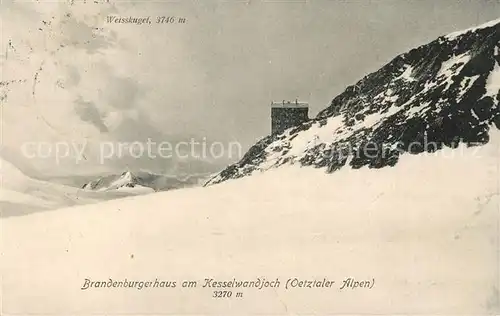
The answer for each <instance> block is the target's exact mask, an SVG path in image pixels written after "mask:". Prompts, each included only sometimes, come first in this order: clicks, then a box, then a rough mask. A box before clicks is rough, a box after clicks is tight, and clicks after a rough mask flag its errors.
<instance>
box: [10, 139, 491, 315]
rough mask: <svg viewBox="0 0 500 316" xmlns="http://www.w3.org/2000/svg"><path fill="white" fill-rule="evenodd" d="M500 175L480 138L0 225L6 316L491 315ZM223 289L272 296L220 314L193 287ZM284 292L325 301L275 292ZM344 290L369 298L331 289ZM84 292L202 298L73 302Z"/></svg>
mask: <svg viewBox="0 0 500 316" xmlns="http://www.w3.org/2000/svg"><path fill="white" fill-rule="evenodd" d="M499 164H500V132H498V131H492V132H491V133H490V141H489V142H488V143H487V144H486V145H484V146H480V147H469V148H467V147H466V146H464V145H460V146H459V147H458V148H456V149H451V148H445V149H443V150H441V151H439V154H436V153H433V154H427V155H402V156H401V157H400V160H399V162H398V164H397V165H396V167H395V168H382V169H369V168H367V167H363V168H360V169H357V170H353V169H350V168H343V169H341V170H339V171H338V172H335V173H333V174H331V175H329V174H325V173H324V172H322V171H321V170H317V169H314V168H299V167H298V166H282V167H281V168H276V169H273V170H270V171H269V172H265V173H262V174H257V175H255V176H252V177H245V178H242V179H237V180H235V181H227V182H224V183H221V184H220V185H216V186H210V187H205V188H189V189H183V190H174V191H169V192H160V193H155V194H150V195H146V196H137V197H132V198H131V197H129V198H125V199H120V200H114V201H108V202H103V203H99V204H94V205H86V206H80V207H73V208H68V209H60V210H56V211H52V212H43V213H38V214H32V215H30V216H22V217H11V218H7V219H1V221H2V222H1V224H2V238H1V240H0V247H1V256H2V257H1V260H0V265H1V270H0V272H1V273H0V275H1V276H2V291H3V293H2V305H3V312H4V313H5V314H7V315H8V314H35V313H37V314H78V315H90V314H121V313H124V312H125V311H126V313H129V314H166V313H170V314H210V315H217V314H219V315H220V314H224V315H235V314H241V313H242V311H244V312H245V314H255V313H258V314H283V315H284V314H290V313H293V314H310V313H317V314H320V315H325V314H374V313H375V314H398V315H399V314H420V315H424V314H425V315H431V314H432V315H458V314H460V315H480V314H481V315H482V314H489V315H491V314H498V313H499V312H500V303H499V302H500V296H499V294H498V293H499V281H500V279H499V275H498V257H497V253H498V251H499V250H500V248H499V243H498V222H499V211H500V209H499V203H500V200H499V183H498V181H499V179H500V174H499V169H498V166H499ZM464 180H466V181H464ZM42 223H43V224H42ZM103 263H105V264H103ZM193 264H194V265H193ZM233 277H235V278H238V279H249V280H255V279H256V278H257V277H260V278H267V279H272V280H274V279H275V278H277V277H279V278H281V280H282V284H281V287H280V288H278V289H263V290H255V289H243V290H241V289H235V288H225V290H232V291H233V296H234V295H235V293H236V291H240V290H241V291H242V292H243V298H234V297H233V298H232V299H214V298H212V295H213V293H212V291H213V290H214V289H209V288H202V287H201V286H202V285H203V284H204V283H205V282H204V278H214V279H217V280H228V279H229V280H230V279H232V278H233ZM294 277H297V278H300V279H313V278H316V279H320V280H322V279H323V278H327V279H332V280H335V281H336V282H337V286H335V287H334V288H333V289H304V288H292V289H289V290H285V289H284V282H286V280H287V278H294ZM348 277H354V278H357V279H360V280H361V279H372V278H374V279H375V280H376V283H375V286H374V288H373V289H372V290H363V289H356V290H352V289H349V290H340V289H339V287H340V286H341V285H342V280H344V279H345V278H348ZM86 278H87V279H90V280H92V281H105V282H107V281H109V279H110V278H111V279H112V280H114V281H123V280H125V279H127V280H128V281H151V280H152V281H155V279H156V278H158V279H159V280H170V281H177V282H181V280H186V279H187V280H195V281H198V284H199V285H198V288H196V289H187V288H181V285H180V283H177V288H174V289H172V288H170V289H168V288H142V289H141V290H138V289H137V288H91V289H87V290H81V288H82V287H83V286H84V282H85V279H86ZM217 290H224V289H222V288H218V289H217ZM306 297H307V299H306ZM193 301H195V302H196V304H193V303H192V302H193Z"/></svg>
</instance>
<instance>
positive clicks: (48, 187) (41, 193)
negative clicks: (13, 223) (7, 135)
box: [0, 159, 144, 217]
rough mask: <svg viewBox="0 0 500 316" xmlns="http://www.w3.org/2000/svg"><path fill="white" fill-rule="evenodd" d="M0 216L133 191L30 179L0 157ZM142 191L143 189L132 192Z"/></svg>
mask: <svg viewBox="0 0 500 316" xmlns="http://www.w3.org/2000/svg"><path fill="white" fill-rule="evenodd" d="M0 177H1V181H0V217H8V216H19V215H25V214H29V213H33V212H37V211H43V210H52V209H56V208H61V207H67V206H72V205H82V204H89V203H96V202H99V201H104V200H109V199H114V198H120V197H126V196H130V195H132V194H134V192H106V193H98V192H88V191H85V190H81V189H79V188H75V187H71V186H66V185H60V184H56V183H51V182H47V181H42V180H37V179H33V178H31V177H29V176H27V175H26V174H24V173H22V172H21V171H20V170H19V169H17V168H16V167H15V166H14V165H12V164H11V163H9V162H7V161H5V160H2V159H0ZM138 193H144V192H136V193H135V194H138Z"/></svg>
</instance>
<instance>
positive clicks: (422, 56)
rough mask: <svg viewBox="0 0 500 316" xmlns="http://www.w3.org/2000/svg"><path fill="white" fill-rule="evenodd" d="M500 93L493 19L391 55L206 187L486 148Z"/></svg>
mask: <svg viewBox="0 0 500 316" xmlns="http://www.w3.org/2000/svg"><path fill="white" fill-rule="evenodd" d="M499 90H500V20H496V21H492V22H489V23H486V24H484V25H482V26H479V27H476V28H473V29H470V30H465V31H460V32H456V33H453V34H450V35H447V36H441V37H439V38H438V39H436V40H435V41H433V42H431V43H429V44H427V45H423V46H420V47H418V48H415V49H412V50H411V51H409V52H407V53H405V54H402V55H400V56H397V57H396V58H394V59H393V60H392V61H391V62H390V63H388V64H387V65H385V66H384V67H382V68H381V69H380V70H378V71H377V72H374V73H372V74H369V75H368V76H366V77H364V78H363V79H361V80H360V81H359V82H358V83H356V84H355V85H353V86H350V87H348V88H347V89H346V90H345V91H344V92H343V93H342V94H340V95H339V96H337V97H335V98H334V99H333V101H332V102H331V104H330V106H328V107H327V108H326V109H324V110H323V111H321V112H320V113H319V114H318V115H317V117H316V118H314V119H312V120H310V121H308V122H306V123H304V124H303V125H301V126H298V127H296V128H291V129H289V130H287V131H285V132H284V133H283V134H281V135H275V136H268V137H265V138H264V139H262V140H261V141H259V142H258V143H257V144H256V145H254V146H253V147H252V148H250V150H249V151H248V152H247V154H246V155H245V156H244V157H243V158H242V159H241V161H239V162H238V163H236V164H233V165H231V166H229V167H228V168H226V169H225V170H224V171H222V172H221V173H220V174H218V175H217V176H216V177H214V178H213V179H211V180H210V181H209V182H208V183H207V185H210V184H215V183H219V182H222V181H225V180H228V179H234V178H239V177H242V176H245V175H248V174H251V173H252V172H254V171H264V170H267V169H269V168H273V167H277V166H280V165H283V164H289V163H299V164H301V165H311V166H314V167H318V168H326V170H327V171H328V172H333V171H335V170H338V169H340V168H342V167H343V166H345V165H349V166H350V167H352V168H360V167H362V166H369V167H370V168H381V167H385V166H394V165H395V164H396V163H397V162H398V160H399V157H400V155H401V154H403V153H405V152H409V153H412V154H417V153H421V152H424V151H427V152H430V151H434V150H440V149H441V148H443V147H455V146H456V144H457V143H458V142H464V143H468V144H470V145H481V144H485V143H487V142H488V140H489V136H488V135H489V133H490V130H491V129H499V128H500V105H499V101H500V92H499ZM428 144H432V146H431V145H428ZM367 148H368V150H367Z"/></svg>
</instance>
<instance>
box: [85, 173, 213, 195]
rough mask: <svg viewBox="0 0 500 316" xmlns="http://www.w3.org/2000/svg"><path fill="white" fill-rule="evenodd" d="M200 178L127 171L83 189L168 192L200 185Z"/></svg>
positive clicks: (98, 180) (95, 181)
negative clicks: (138, 189)
mask: <svg viewBox="0 0 500 316" xmlns="http://www.w3.org/2000/svg"><path fill="white" fill-rule="evenodd" d="M200 178H201V179H202V178H203V177H202V176H201V177H200V176H199V175H194V176H188V177H186V178H185V179H181V178H178V177H175V176H166V175H159V174H154V173H151V172H146V171H140V172H131V171H125V172H123V173H122V174H119V175H108V176H105V177H101V178H98V179H97V180H93V181H90V182H89V183H87V184H85V185H84V186H83V189H86V190H95V191H110V190H117V189H120V188H125V187H128V188H134V187H142V188H145V189H146V190H147V189H150V190H151V191H166V190H171V189H179V188H184V187H190V186H197V185H198V184H200Z"/></svg>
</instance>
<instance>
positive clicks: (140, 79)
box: [1, 0, 500, 148]
mask: <svg viewBox="0 0 500 316" xmlns="http://www.w3.org/2000/svg"><path fill="white" fill-rule="evenodd" d="M75 2H76V3H80V4H79V5H76V6H73V7H72V8H69V6H68V4H67V2H66V3H64V2H62V3H59V4H57V3H56V2H54V1H51V2H44V1H40V2H38V3H32V2H27V3H26V2H25V3H16V2H15V1H14V3H13V2H12V0H10V1H6V0H3V3H2V7H1V10H2V11H1V13H2V16H1V17H2V20H3V22H5V23H4V25H10V26H11V28H10V29H11V30H13V29H14V28H16V26H14V25H18V27H17V28H16V32H17V34H18V35H12V34H10V35H11V36H17V37H18V38H17V39H19V37H23V36H33V35H32V34H35V33H34V31H36V30H37V28H38V27H39V26H40V25H41V23H42V21H41V20H42V18H41V17H40V16H39V14H40V13H42V15H41V16H44V17H45V18H47V17H50V16H56V20H57V19H59V22H58V23H59V24H57V23H55V24H54V25H55V26H53V27H54V28H55V29H52V31H51V32H53V33H54V32H55V33H57V32H58V31H59V29H58V28H60V29H61V30H62V31H61V34H62V33H64V34H65V36H62V37H60V38H56V40H55V41H56V43H55V44H54V45H55V46H58V45H59V44H61V43H63V44H64V45H69V46H71V45H73V46H74V47H77V46H78V45H80V46H78V47H77V48H80V52H81V51H83V52H84V53H85V54H80V55H79V56H80V57H79V58H80V59H79V62H78V63H77V62H73V64H72V60H73V59H75V58H77V54H76V53H75V54H69V55H67V56H66V57H64V58H63V57H61V60H63V61H64V62H62V63H64V64H65V74H64V76H65V82H66V84H67V86H73V88H74V90H75V91H78V94H77V95H78V97H75V98H74V100H73V102H74V106H75V111H76V112H77V114H78V115H80V117H81V118H82V120H85V121H87V122H89V123H91V124H93V125H94V126H95V130H96V131H97V132H98V133H102V134H106V133H108V134H113V135H115V136H116V137H118V138H120V137H123V138H133V137H137V135H142V136H144V137H147V136H148V134H158V135H164V134H169V135H181V136H180V137H182V136H183V135H188V136H190V137H191V136H194V137H198V138H201V137H206V138H208V139H211V140H217V141H234V140H236V141H240V142H241V143H242V144H243V146H244V147H245V148H248V146H250V145H251V144H253V143H254V141H255V140H256V139H258V138H261V137H263V136H266V135H267V134H268V133H269V131H270V118H269V112H270V108H269V107H270V106H269V105H270V102H271V100H278V101H280V100H283V99H290V100H294V99H295V98H298V99H300V100H303V101H308V102H310V105H311V111H310V116H311V117H312V116H315V115H316V114H317V112H319V111H320V110H321V109H323V108H324V107H326V106H327V105H328V104H329V102H330V101H331V100H332V99H333V97H335V96H336V95H337V94H339V93H341V92H342V91H343V90H344V89H345V87H346V86H348V85H350V84H353V83H355V82H356V81H358V80H359V79H361V78H362V77H363V76H365V75H366V74H368V73H370V72H372V71H376V70H377V69H378V68H380V67H381V66H382V65H384V64H385V63H387V62H389V61H390V60H391V59H392V58H394V57H395V56H396V55H398V54H400V53H403V52H405V51H408V50H409V49H411V48H413V47H416V46H418V45H421V44H425V43H427V42H429V41H431V40H433V39H435V38H436V37H438V36H440V35H443V34H446V33H450V32H453V31H456V30H460V29H465V28H469V27H471V26H474V25H477V24H481V23H484V22H487V21H489V20H493V19H496V18H499V17H500V0H470V1H464V0H462V1H456V0H439V1H437V0H418V1H409V0H408V1H404V0H379V1H368V0H363V1H361V0H359V1H340V0H339V1H334V0H329V1H327V0H325V1H320V0H314V1H294V0H288V1H280V0H275V1H260V0H259V1H258V0H253V1H154V2H153V1H135V2H130V1H127V2H123V1H115V2H114V3H113V1H112V0H111V1H110V2H111V3H112V4H111V5H109V4H102V3H98V4H95V3H92V1H88V3H86V4H82V3H81V2H82V1H75ZM66 12H71V13H72V14H73V16H70V17H67V18H65V20H64V19H63V18H62V16H63V15H64V14H66ZM82 12H84V13H85V14H79V13H82ZM108 15H122V16H138V17H139V16H151V18H152V19H153V20H154V19H155V18H156V17H157V16H175V17H176V18H178V17H182V18H185V19H186V23H184V24H175V25H169V24H165V25H161V24H155V23H153V24H152V25H124V24H121V25H111V24H107V23H106V22H105V20H106V16H108ZM23 19H24V20H23ZM61 21H63V22H61ZM16 23H19V24H16ZM94 27H101V28H102V30H103V31H102V32H104V33H106V34H107V35H102V36H97V37H96V36H95V33H93V31H92V29H93V28H94ZM30 28H31V31H29V30H30ZM2 32H3V35H4V43H3V47H4V46H5V45H6V44H5V38H7V37H8V36H7V35H6V33H5V32H6V31H4V30H2ZM28 32H31V33H29V34H30V35H28ZM104 33H103V34H104ZM13 34H14V33H13ZM51 34H52V33H51ZM45 41H46V40H45ZM77 42H78V43H77ZM75 52H76V50H75ZM68 56H69V57H68ZM82 60H83V62H82ZM91 72H93V73H94V76H93V77H92V76H91V77H88V76H89V75H88V73H91ZM85 76H87V77H88V78H87V79H85ZM89 78H90V79H89ZM92 90H96V91H97V92H98V93H93V94H92V93H90V92H89V91H92ZM84 91H86V93H87V96H86V95H85V93H84ZM90 95H92V97H90ZM110 109H112V111H111V110H110ZM116 112H123V113H128V114H127V115H128V116H127V120H125V122H126V124H123V122H124V121H123V120H122V124H114V123H113V122H114V121H113V119H112V118H113V117H114V116H113V115H111V113H116ZM130 113H132V114H130Z"/></svg>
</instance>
